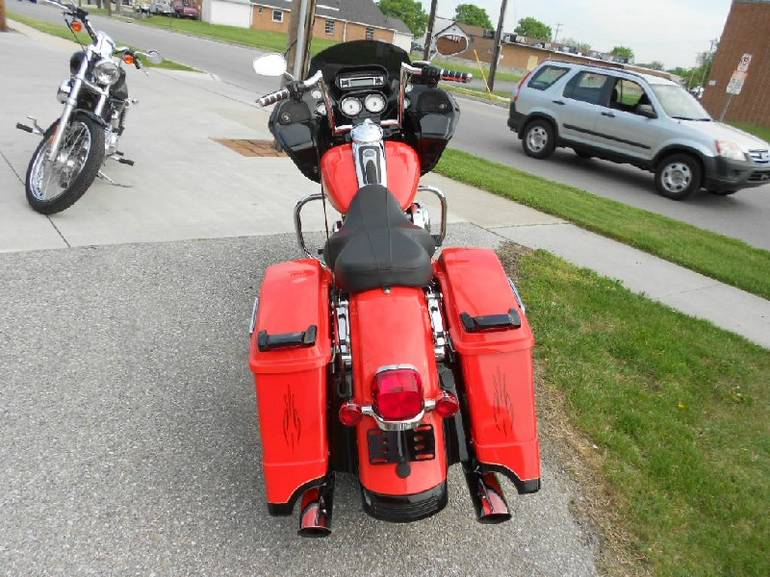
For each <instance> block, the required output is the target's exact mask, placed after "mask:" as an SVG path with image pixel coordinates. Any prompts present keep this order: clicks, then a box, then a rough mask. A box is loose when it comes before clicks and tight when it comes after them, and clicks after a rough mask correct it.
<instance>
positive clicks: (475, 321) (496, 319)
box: [460, 309, 521, 333]
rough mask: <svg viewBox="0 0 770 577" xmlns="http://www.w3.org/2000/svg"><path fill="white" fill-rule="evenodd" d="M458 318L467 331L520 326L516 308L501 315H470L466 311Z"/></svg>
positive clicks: (475, 331) (507, 328)
mask: <svg viewBox="0 0 770 577" xmlns="http://www.w3.org/2000/svg"><path fill="white" fill-rule="evenodd" d="M460 320H461V321H462V322H463V326H464V327H465V330H466V331H468V332H469V333H477V332H479V331H499V330H510V329H518V328H521V317H520V316H519V313H518V311H517V310H516V309H511V310H509V311H508V312H507V313H505V314H502V315H487V316H481V317H472V316H471V315H469V314H468V313H462V314H461V315H460Z"/></svg>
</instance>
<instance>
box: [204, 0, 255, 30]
mask: <svg viewBox="0 0 770 577" xmlns="http://www.w3.org/2000/svg"><path fill="white" fill-rule="evenodd" d="M210 21H211V23H212V24H224V25H226V26H239V27H240V28H249V27H250V26H251V5H250V4H240V3H235V2H222V1H220V0H212V2H211V16H210Z"/></svg>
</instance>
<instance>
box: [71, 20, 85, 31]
mask: <svg viewBox="0 0 770 577" xmlns="http://www.w3.org/2000/svg"><path fill="white" fill-rule="evenodd" d="M70 28H72V30H73V31H75V32H80V31H81V30H83V24H82V23H81V22H80V20H73V21H72V24H70Z"/></svg>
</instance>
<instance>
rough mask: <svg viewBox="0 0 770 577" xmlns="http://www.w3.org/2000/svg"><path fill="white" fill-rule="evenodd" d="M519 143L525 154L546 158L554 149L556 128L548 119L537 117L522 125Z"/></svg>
mask: <svg viewBox="0 0 770 577" xmlns="http://www.w3.org/2000/svg"><path fill="white" fill-rule="evenodd" d="M521 143H522V146H524V153H525V154H526V155H527V156H531V157H532V158H537V159H540V160H542V159H544V158H548V157H549V156H551V155H552V154H553V151H554V150H556V130H555V129H554V126H553V124H552V123H551V122H550V121H548V120H545V119H543V118H537V119H535V120H532V121H531V122H528V123H527V125H526V126H525V127H524V131H523V133H522V139H521Z"/></svg>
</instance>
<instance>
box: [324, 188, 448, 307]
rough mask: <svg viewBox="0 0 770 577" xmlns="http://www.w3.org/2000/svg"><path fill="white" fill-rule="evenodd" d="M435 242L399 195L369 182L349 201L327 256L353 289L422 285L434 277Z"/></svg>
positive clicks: (342, 285) (342, 282) (344, 284)
mask: <svg viewBox="0 0 770 577" xmlns="http://www.w3.org/2000/svg"><path fill="white" fill-rule="evenodd" d="M435 251H436V244H435V243H434V242H433V238H431V236H430V234H429V233H428V232H427V231H426V230H425V229H423V228H420V227H418V226H415V225H413V224H412V223H411V222H409V219H408V218H407V217H406V215H405V214H404V211H403V210H402V209H401V206H400V205H399V203H398V200H396V197H394V196H393V194H392V193H391V192H390V191H389V190H388V189H387V188H385V187H384V186H380V185H378V184H370V185H367V186H365V187H363V188H362V189H361V190H359V191H358V194H357V195H356V197H355V198H354V199H353V202H352V203H350V208H349V209H348V214H347V217H346V218H345V223H344V224H343V225H342V228H341V229H340V230H338V231H337V232H336V233H334V234H333V235H332V236H331V238H329V240H328V241H327V242H326V247H325V248H324V258H325V259H326V264H327V265H329V268H331V269H332V270H333V271H334V275H335V280H336V284H337V286H338V287H339V288H340V289H342V290H344V291H346V292H350V293H358V292H363V291H367V290H371V289H375V288H387V287H394V286H409V287H421V286H426V285H427V284H428V283H430V280H431V278H433V267H432V266H431V257H432V256H433V253H434V252H435Z"/></svg>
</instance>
